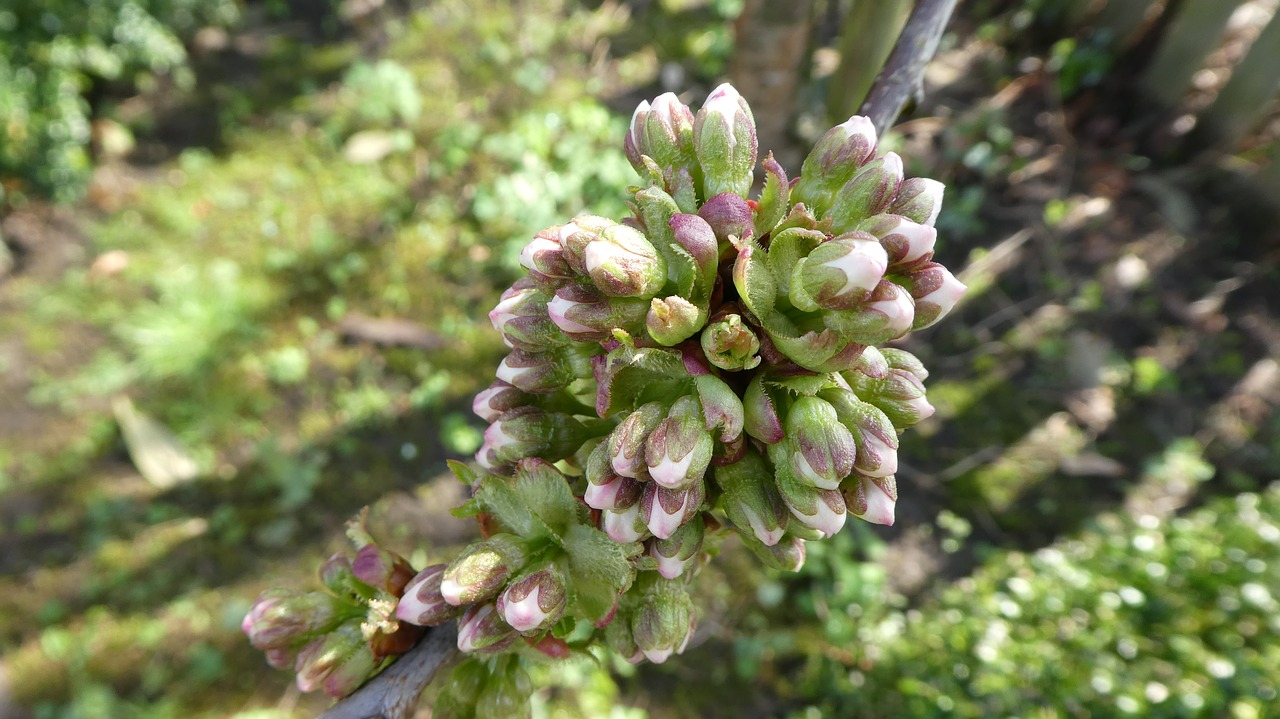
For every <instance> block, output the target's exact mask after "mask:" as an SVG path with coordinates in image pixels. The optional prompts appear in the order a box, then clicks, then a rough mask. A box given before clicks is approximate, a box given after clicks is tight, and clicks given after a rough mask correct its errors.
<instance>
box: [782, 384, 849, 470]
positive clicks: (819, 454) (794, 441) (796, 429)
mask: <svg viewBox="0 0 1280 719" xmlns="http://www.w3.org/2000/svg"><path fill="white" fill-rule="evenodd" d="M786 426H787V435H788V437H787V441H786V442H784V443H781V444H778V445H773V446H774V447H778V448H779V449H778V450H773V449H771V451H770V454H771V456H772V455H773V454H775V453H776V454H778V455H780V456H779V457H778V459H777V460H775V462H776V461H784V462H786V463H787V464H788V465H789V466H790V468H791V470H792V471H793V472H794V473H795V476H796V479H798V480H799V481H801V482H803V483H806V484H808V485H810V486H813V487H817V488H819V489H836V488H838V487H839V486H840V481H841V480H842V479H844V478H845V477H847V476H849V473H850V472H852V471H853V461H854V457H855V456H856V454H857V445H856V444H855V443H854V440H853V435H852V434H851V433H850V432H849V429H848V428H847V427H845V426H844V425H842V424H840V419H839V417H838V416H837V415H836V410H835V408H834V407H832V406H831V405H830V404H828V403H827V402H826V401H825V400H822V399H819V398H818V397H809V396H804V397H800V398H799V399H797V400H796V402H795V404H793V405H792V406H791V409H790V411H788V412H787V424H786ZM784 452H785V454H786V455H787V456H786V457H783V456H781V455H782V454H783V453H784Z"/></svg>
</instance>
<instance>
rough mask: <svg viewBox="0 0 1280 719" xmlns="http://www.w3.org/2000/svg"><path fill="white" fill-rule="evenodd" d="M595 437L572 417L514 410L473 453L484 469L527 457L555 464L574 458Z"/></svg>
mask: <svg viewBox="0 0 1280 719" xmlns="http://www.w3.org/2000/svg"><path fill="white" fill-rule="evenodd" d="M595 436H596V433H595V431H594V430H592V429H591V428H588V427H587V426H586V425H584V424H583V423H582V422H579V421H578V420H577V419H574V417H573V416H572V415H568V414H563V413H558V412H545V411H543V410H541V409H538V408H536V407H517V408H516V409H513V410H511V411H510V412H507V413H505V414H503V415H502V416H500V417H498V420H497V421H496V422H494V423H493V424H491V425H489V428H488V429H486V430H485V431H484V444H482V445H481V446H480V449H479V451H477V452H476V462H478V463H479V464H480V466H481V467H484V468H485V469H495V468H497V467H501V466H504V465H509V464H512V463H514V462H517V461H519V460H521V459H526V458H530V457H537V458H540V459H546V460H549V461H552V462H554V461H558V460H561V459H564V458H566V457H569V456H571V455H573V453H574V452H576V451H577V450H578V448H579V447H581V446H582V443H583V442H586V441H587V440H589V439H592V438H593V437H595Z"/></svg>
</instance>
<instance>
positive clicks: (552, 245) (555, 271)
mask: <svg viewBox="0 0 1280 719" xmlns="http://www.w3.org/2000/svg"><path fill="white" fill-rule="evenodd" d="M571 224H572V223H571ZM561 231H562V227H548V228H547V229H545V230H542V231H541V232H539V233H538V234H536V235H534V238H533V240H531V241H530V242H529V244H527V245H525V246H524V249H523V250H521V251H520V264H521V265H523V266H524V267H525V269H527V270H529V273H530V275H532V276H533V277H534V278H535V279H538V280H540V281H541V283H543V284H545V285H547V286H551V287H555V286H559V285H561V284H563V283H565V282H567V281H568V280H570V279H571V278H572V277H573V270H571V269H570V268H569V263H568V262H566V261H565V258H564V248H563V247H561V245H560V236H561ZM570 231H572V229H571V230H570Z"/></svg>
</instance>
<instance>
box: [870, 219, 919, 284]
mask: <svg viewBox="0 0 1280 719" xmlns="http://www.w3.org/2000/svg"><path fill="white" fill-rule="evenodd" d="M859 229H861V230H863V231H865V232H868V233H870V234H871V235H873V236H875V237H877V238H879V240H880V244H881V245H882V246H883V247H884V249H885V252H886V253H887V254H888V257H889V266H890V267H893V268H895V271H896V272H899V273H900V272H905V271H908V270H909V269H910V268H912V267H919V266H921V265H923V264H924V263H926V262H928V261H929V260H930V259H932V258H933V248H934V246H935V245H936V244H937V243H938V231H937V230H936V229H934V228H933V227H932V226H931V225H925V224H921V223H919V222H914V221H912V220H909V219H907V218H905V217H902V216H901V215H876V216H875V217H872V218H871V219H869V220H867V221H866V222H864V223H862V224H861V225H860V226H859Z"/></svg>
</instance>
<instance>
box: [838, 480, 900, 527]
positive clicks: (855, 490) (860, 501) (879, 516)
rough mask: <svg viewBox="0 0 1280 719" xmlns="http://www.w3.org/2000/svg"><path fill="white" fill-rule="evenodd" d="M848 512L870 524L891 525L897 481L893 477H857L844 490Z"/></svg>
mask: <svg viewBox="0 0 1280 719" xmlns="http://www.w3.org/2000/svg"><path fill="white" fill-rule="evenodd" d="M844 499H845V502H846V503H847V504H848V507H849V514H852V515H853V516H855V517H857V518H858V519H861V520H864V521H867V522H871V523H872V524H883V525H885V526H892V525H893V513H894V507H895V506H896V505H897V503H898V483H897V481H896V480H895V479H894V478H893V477H859V478H858V481H857V483H856V484H854V485H853V486H852V487H850V488H848V489H846V490H845V491H844Z"/></svg>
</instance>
